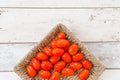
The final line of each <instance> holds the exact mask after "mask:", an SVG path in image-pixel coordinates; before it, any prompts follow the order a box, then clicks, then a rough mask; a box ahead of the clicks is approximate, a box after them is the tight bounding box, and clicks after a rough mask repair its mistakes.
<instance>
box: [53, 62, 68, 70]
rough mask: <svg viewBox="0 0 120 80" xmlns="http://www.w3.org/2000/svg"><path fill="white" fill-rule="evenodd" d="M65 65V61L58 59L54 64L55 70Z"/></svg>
mask: <svg viewBox="0 0 120 80" xmlns="http://www.w3.org/2000/svg"><path fill="white" fill-rule="evenodd" d="M65 66H66V63H65V62H64V61H59V62H57V63H56V64H55V65H54V69H55V71H58V72H59V71H61V70H62V69H63V68H64V67H65Z"/></svg>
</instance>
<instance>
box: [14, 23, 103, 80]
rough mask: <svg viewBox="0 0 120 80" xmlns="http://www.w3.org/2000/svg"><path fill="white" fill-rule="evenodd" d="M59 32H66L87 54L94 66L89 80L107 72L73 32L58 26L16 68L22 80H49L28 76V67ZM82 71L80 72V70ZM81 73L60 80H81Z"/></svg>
mask: <svg viewBox="0 0 120 80" xmlns="http://www.w3.org/2000/svg"><path fill="white" fill-rule="evenodd" d="M59 32H65V33H66V34H67V39H69V40H70V41H71V43H78V45H79V51H81V52H83V53H84V54H85V58H86V59H88V60H90V61H91V62H92V64H93V68H92V69H91V71H90V76H89V78H88V79H87V80H97V79H98V77H99V76H100V75H101V74H102V72H103V71H104V70H105V67H104V66H103V64H101V62H100V61H99V59H98V58H96V57H95V56H94V55H93V54H91V53H90V52H89V51H88V49H87V48H86V47H85V46H84V44H83V43H81V42H80V40H79V39H77V38H76V37H75V36H74V35H73V34H72V33H71V32H70V30H68V29H67V28H66V27H65V26H64V25H62V24H58V25H57V26H56V27H54V28H53V29H52V30H51V31H50V32H49V33H48V35H47V36H46V37H45V38H44V39H43V40H42V41H41V42H39V43H38V44H37V45H36V46H35V47H34V48H33V49H32V50H31V51H30V52H29V53H28V54H27V55H26V56H25V57H24V58H23V59H22V60H21V61H20V62H19V63H18V64H17V65H16V66H15V67H14V71H15V72H16V73H17V74H18V75H19V76H20V77H21V79H22V80H47V79H42V78H40V77H39V76H38V75H37V76H35V77H34V78H31V77H29V76H28V74H27V72H26V65H28V64H30V61H31V58H33V57H35V56H36V54H37V53H38V52H40V51H42V50H43V47H44V46H46V45H49V43H50V41H52V40H53V39H55V37H56V35H57V34H58V33H59ZM79 71H80V70H79ZM79 71H76V72H75V74H74V75H73V76H70V77H64V76H62V75H61V76H60V80H79V79H78V73H79Z"/></svg>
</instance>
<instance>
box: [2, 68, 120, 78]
mask: <svg viewBox="0 0 120 80" xmlns="http://www.w3.org/2000/svg"><path fill="white" fill-rule="evenodd" d="M119 74H120V70H106V71H105V72H103V74H102V75H101V76H100V77H99V79H98V80H119V79H120V75H119ZM0 79H1V80H22V79H20V77H19V76H18V75H17V74H16V73H14V72H0Z"/></svg>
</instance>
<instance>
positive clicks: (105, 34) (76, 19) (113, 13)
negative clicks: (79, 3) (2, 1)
mask: <svg viewBox="0 0 120 80" xmlns="http://www.w3.org/2000/svg"><path fill="white" fill-rule="evenodd" d="M0 11H1V12H0V14H1V15H0V43H1V42H38V41H40V40H41V39H42V38H43V37H44V36H45V35H46V34H47V33H48V32H49V31H50V30H51V29H52V28H53V27H54V26H55V25H56V24H57V23H63V24H65V25H66V26H67V27H68V28H69V29H70V30H71V31H72V32H73V33H74V34H75V36H77V37H78V38H79V39H80V40H81V41H120V15H119V14H120V8H115V9H114V8H110V9H107V8H105V9H100V8H99V9H8V8H0ZM68 14H69V15H68Z"/></svg>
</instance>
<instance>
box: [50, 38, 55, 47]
mask: <svg viewBox="0 0 120 80" xmlns="http://www.w3.org/2000/svg"><path fill="white" fill-rule="evenodd" d="M56 42H57V40H52V41H51V42H50V45H51V47H52V48H56V47H57V46H56Z"/></svg>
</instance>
